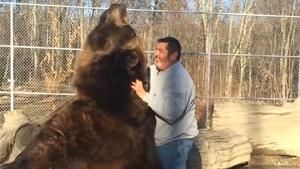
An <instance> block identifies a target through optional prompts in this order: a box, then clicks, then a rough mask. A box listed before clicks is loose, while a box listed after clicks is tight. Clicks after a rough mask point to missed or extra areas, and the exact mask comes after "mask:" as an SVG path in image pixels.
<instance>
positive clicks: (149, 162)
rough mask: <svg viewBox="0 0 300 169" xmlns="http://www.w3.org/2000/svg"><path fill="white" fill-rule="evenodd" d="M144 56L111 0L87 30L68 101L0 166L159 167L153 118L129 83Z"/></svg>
mask: <svg viewBox="0 0 300 169" xmlns="http://www.w3.org/2000/svg"><path fill="white" fill-rule="evenodd" d="M145 68H146V59H145V57H144V55H143V52H142V49H141V47H140V45H139V40H138V37H137V35H136V33H135V31H134V30H133V29H132V28H131V26H129V24H128V21H127V16H126V8H125V7H124V6H123V5H119V4H113V5H111V7H110V8H109V9H108V10H106V11H105V12H104V13H103V14H102V16H101V18H100V22H99V24H98V25H97V26H96V28H95V29H94V30H93V31H92V32H91V33H90V34H89V35H88V38H87V42H86V44H85V46H84V48H83V50H82V52H81V53H80V56H79V58H78V63H77V68H76V75H75V81H74V85H75V87H76V89H77V95H76V98H75V99H74V100H72V101H71V102H69V103H66V105H64V106H62V107H61V108H59V109H57V110H56V111H55V112H54V113H53V114H52V116H51V117H50V119H49V120H48V121H47V122H46V123H45V124H43V127H42V129H41V132H40V133H39V134H38V136H37V137H36V138H35V139H34V141H33V142H32V143H31V144H30V145H29V146H28V147H27V148H26V149H25V151H24V152H23V153H21V154H20V155H19V156H18V157H17V158H16V160H15V161H14V162H13V163H10V164H7V165H5V166H3V167H2V168H3V169H4V168H5V169H161V165H160V163H159V160H158V158H157V156H156V153H155V148H154V128H155V118H154V114H153V112H152V111H151V110H150V109H149V108H148V106H147V105H146V103H144V102H143V101H142V100H141V99H139V98H138V97H137V95H136V94H135V93H134V92H133V91H132V89H131V87H130V85H131V82H132V81H133V80H135V79H143V77H144V73H145ZM0 168H1V167H0Z"/></svg>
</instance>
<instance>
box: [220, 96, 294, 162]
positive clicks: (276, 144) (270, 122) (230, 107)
mask: <svg viewBox="0 0 300 169" xmlns="http://www.w3.org/2000/svg"><path fill="white" fill-rule="evenodd" d="M299 102H300V101H299V100H296V101H295V102H294V103H287V104H284V105H282V106H266V105H256V104H242V103H227V104H217V105H216V106H215V108H216V112H215V114H214V128H215V129H222V128H225V127H230V128H231V129H232V130H234V131H235V132H237V133H239V134H243V135H245V136H247V137H248V139H249V142H250V143H251V145H252V147H253V152H254V154H265V155H287V156H298V157H300V134H299V129H300V103H299Z"/></svg>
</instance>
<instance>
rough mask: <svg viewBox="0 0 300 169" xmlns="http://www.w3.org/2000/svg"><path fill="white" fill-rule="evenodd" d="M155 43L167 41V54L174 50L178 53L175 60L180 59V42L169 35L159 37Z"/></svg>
mask: <svg viewBox="0 0 300 169" xmlns="http://www.w3.org/2000/svg"><path fill="white" fill-rule="evenodd" d="M156 42H157V43H167V44H168V45H167V50H168V54H169V55H170V54H172V53H174V52H177V53H178V56H177V60H180V57H181V45H180V42H179V41H178V40H177V39H176V38H174V37H171V36H168V37H164V38H160V39H158V40H157V41H156Z"/></svg>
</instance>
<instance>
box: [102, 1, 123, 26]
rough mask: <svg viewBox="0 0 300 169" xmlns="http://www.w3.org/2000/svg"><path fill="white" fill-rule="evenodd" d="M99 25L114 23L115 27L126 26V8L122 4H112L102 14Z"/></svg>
mask: <svg viewBox="0 0 300 169" xmlns="http://www.w3.org/2000/svg"><path fill="white" fill-rule="evenodd" d="M100 23H101V24H106V23H114V24H116V25H117V26H123V25H128V18H127V13H126V6H125V5H123V4H112V5H111V6H110V7H109V8H108V9H107V10H105V11H104V12H103V13H102V15H101V17H100Z"/></svg>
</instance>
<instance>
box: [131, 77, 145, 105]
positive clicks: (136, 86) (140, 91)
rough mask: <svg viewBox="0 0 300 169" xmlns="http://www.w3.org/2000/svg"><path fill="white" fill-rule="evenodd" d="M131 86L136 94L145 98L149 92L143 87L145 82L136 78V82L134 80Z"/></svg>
mask: <svg viewBox="0 0 300 169" xmlns="http://www.w3.org/2000/svg"><path fill="white" fill-rule="evenodd" d="M131 88H132V89H133V90H134V91H135V92H136V94H137V95H138V96H139V97H140V98H141V99H142V100H144V98H145V97H146V95H147V92H146V91H145V89H144V87H143V83H142V82H141V81H140V80H136V81H135V82H134V81H133V82H132V83H131Z"/></svg>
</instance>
